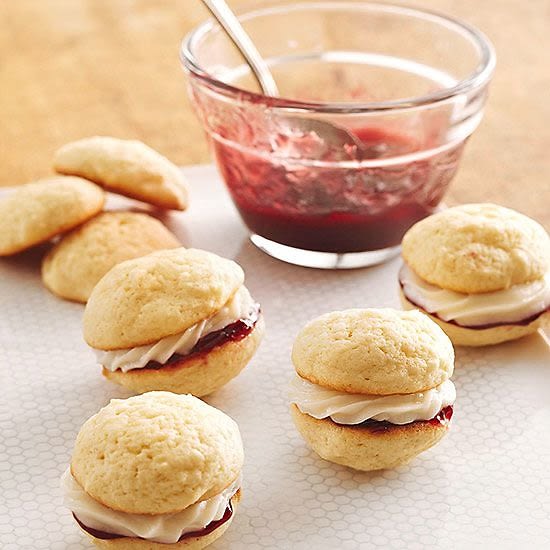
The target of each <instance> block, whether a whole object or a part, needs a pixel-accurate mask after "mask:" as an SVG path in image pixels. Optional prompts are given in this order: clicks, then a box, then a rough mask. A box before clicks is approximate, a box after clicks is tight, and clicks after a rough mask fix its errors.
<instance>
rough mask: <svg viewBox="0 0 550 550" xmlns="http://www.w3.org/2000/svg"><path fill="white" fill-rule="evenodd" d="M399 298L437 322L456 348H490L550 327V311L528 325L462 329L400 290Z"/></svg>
mask: <svg viewBox="0 0 550 550" xmlns="http://www.w3.org/2000/svg"><path fill="white" fill-rule="evenodd" d="M399 297H400V299H401V303H402V304H403V307H404V308H405V309H408V310H413V309H416V310H419V311H421V312H422V313H424V314H425V315H428V316H429V317H430V319H432V321H434V322H436V323H437V324H438V325H439V326H440V327H441V328H442V329H443V331H444V332H445V334H447V336H448V337H449V338H450V339H451V341H452V342H453V344H454V345H455V346H471V347H479V346H490V345H494V344H500V343H502V342H507V341H509V340H517V339H518V338H523V337H524V336H528V335H529V334H534V333H535V332H537V330H539V329H544V328H546V327H550V312H548V311H547V312H546V313H543V314H542V315H540V316H539V317H537V318H536V319H535V320H533V321H531V322H530V323H528V324H526V325H519V324H515V325H514V324H504V325H499V326H496V327H490V328H468V327H462V326H459V325H456V324H454V323H447V322H446V321H443V320H442V319H439V318H438V317H436V316H434V315H430V314H429V313H428V312H426V311H424V310H423V309H422V308H420V307H419V306H416V305H414V304H413V303H412V302H409V300H407V298H405V295H404V294H403V291H402V290H401V289H400V290H399Z"/></svg>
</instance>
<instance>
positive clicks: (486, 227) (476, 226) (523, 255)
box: [399, 204, 550, 346]
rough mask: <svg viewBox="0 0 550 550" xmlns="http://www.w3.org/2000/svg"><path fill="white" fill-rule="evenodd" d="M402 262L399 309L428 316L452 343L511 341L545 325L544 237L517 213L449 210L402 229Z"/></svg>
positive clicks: (549, 294) (548, 264)
mask: <svg viewBox="0 0 550 550" xmlns="http://www.w3.org/2000/svg"><path fill="white" fill-rule="evenodd" d="M403 259H404V264H403V267H402V268H401V270H400V272H399V284H400V295H401V300H402V303H403V305H404V306H405V308H408V309H411V308H417V309H420V310H421V311H423V312H424V313H426V314H428V315H429V316H430V317H431V318H432V319H433V320H434V321H435V322H436V323H438V324H439V325H440V326H441V327H442V328H443V330H444V331H445V332H446V333H447V334H448V335H449V337H450V338H451V340H452V341H453V343H455V344H457V345H466V346H485V345H490V344H497V343H500V342H504V341H507V340H514V339H517V338H521V337H523V336H526V335H528V334H532V333H533V332H536V331H537V330H538V329H539V328H541V327H544V326H545V325H546V324H548V322H549V321H550V311H549V310H550V237H549V236H548V234H547V233H546V231H545V230H544V228H543V227H542V226H541V225H539V224H538V223H537V222H535V221H534V220H532V219H530V218H528V217H527V216H524V215H523V214H520V213H519V212H515V211H514V210H510V209H509V208H504V207H502V206H497V205H495V204H466V205H463V206H457V207H455V208H449V209H448V210H445V211H443V212H440V213H438V214H435V215H433V216H430V217H429V218H426V219H424V220H422V221H420V222H418V223H417V224H416V225H414V226H413V227H412V228H411V229H410V230H409V231H408V232H407V234H406V235H405V237H404V238H403Z"/></svg>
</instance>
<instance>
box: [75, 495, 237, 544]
mask: <svg viewBox="0 0 550 550" xmlns="http://www.w3.org/2000/svg"><path fill="white" fill-rule="evenodd" d="M240 495H241V491H240V490H239V491H238V492H237V493H236V494H235V495H234V496H233V497H232V498H231V507H232V508H233V514H232V515H231V517H230V518H229V519H228V520H227V521H225V522H224V523H222V524H221V525H220V526H219V527H217V528H216V529H214V530H213V531H211V532H209V533H207V534H205V535H200V536H197V537H195V536H187V537H185V538H184V539H183V540H181V541H179V542H175V543H173V544H166V543H159V542H152V541H148V540H144V539H138V538H134V537H119V538H114V539H99V538H96V537H94V536H93V535H91V534H90V533H88V532H87V531H85V530H83V531H84V533H86V535H88V537H89V538H90V539H91V541H92V542H93V543H94V544H95V545H96V546H97V547H98V548H104V549H105V550H168V549H170V548H175V549H178V548H184V549H185V550H200V549H201V548H206V547H207V546H210V545H211V544H213V543H214V542H215V541H216V540H218V539H219V538H220V537H221V536H222V535H223V534H224V533H225V532H226V531H227V529H228V527H229V526H230V525H231V522H232V521H233V517H234V516H235V513H236V510H237V509H238V503H239V500H240Z"/></svg>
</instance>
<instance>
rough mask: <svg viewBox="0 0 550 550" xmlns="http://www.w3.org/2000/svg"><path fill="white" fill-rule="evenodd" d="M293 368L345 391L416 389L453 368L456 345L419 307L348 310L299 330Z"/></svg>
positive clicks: (387, 392) (379, 392)
mask: <svg viewBox="0 0 550 550" xmlns="http://www.w3.org/2000/svg"><path fill="white" fill-rule="evenodd" d="M292 361H293V363H294V366H295V367H296V371H297V373H298V374H299V375H300V376H301V377H302V378H305V379H306V380H309V381H310V382H313V383H314V384H318V385H320V386H323V387H326V388H331V389H334V390H338V391H342V392H347V393H363V394H373V395H391V394H396V393H416V392H420V391H423V390H428V389H431V388H434V387H436V386H438V385H439V384H441V383H443V382H445V380H447V379H448V378H449V377H450V376H451V375H452V373H453V368H454V350H453V346H452V344H451V341H450V340H449V338H448V337H447V335H446V334H445V333H444V332H443V331H442V330H441V329H440V328H439V326H438V325H437V324H436V323H434V322H433V321H432V320H430V319H429V318H428V317H427V316H426V315H424V314H422V313H420V312H419V311H398V310H394V309H348V310H345V311H334V312H331V313H327V314H325V315H321V316H320V317H317V318H316V319H313V320H312V321H310V322H309V323H308V324H307V325H306V326H305V327H304V328H303V329H302V331H301V332H300V333H299V334H298V336H297V337H296V340H295V342H294V346H293V349H292Z"/></svg>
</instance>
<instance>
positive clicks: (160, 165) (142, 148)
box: [54, 136, 189, 210]
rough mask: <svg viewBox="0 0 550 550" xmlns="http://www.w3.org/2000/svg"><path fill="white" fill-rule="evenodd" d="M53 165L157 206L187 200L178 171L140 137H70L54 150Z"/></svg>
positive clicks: (181, 205)
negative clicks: (135, 138) (130, 138)
mask: <svg viewBox="0 0 550 550" xmlns="http://www.w3.org/2000/svg"><path fill="white" fill-rule="evenodd" d="M54 168H55V170H56V171H57V172H59V173H61V174H69V175H73V176H81V177H83V178H86V179H88V180H91V181H94V182H95V183H97V184H99V185H101V186H102V187H105V189H107V190H108V191H112V192H113V193H119V194H120V195H125V196H127V197H130V198H133V199H137V200H140V201H143V202H147V203H150V204H153V205H155V206H158V207H160V208H170V209H174V210H185V209H186V208H187V205H188V202H189V199H188V190H187V182H186V180H185V178H184V176H183V173H182V171H181V170H180V169H179V168H178V167H177V166H176V165H175V164H172V163H171V162H170V161H169V160H168V159H167V158H166V157H163V156H162V155H161V154H160V153H157V151H155V150H154V149H151V147H148V146H147V145H145V143H142V142H141V141H136V140H126V139H117V138H113V137H106V136H93V137H88V138H84V139H80V140H78V141H73V142H71V143H67V144H66V145H64V146H63V147H61V148H60V149H59V150H58V151H57V152H56V153H55V157H54Z"/></svg>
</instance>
